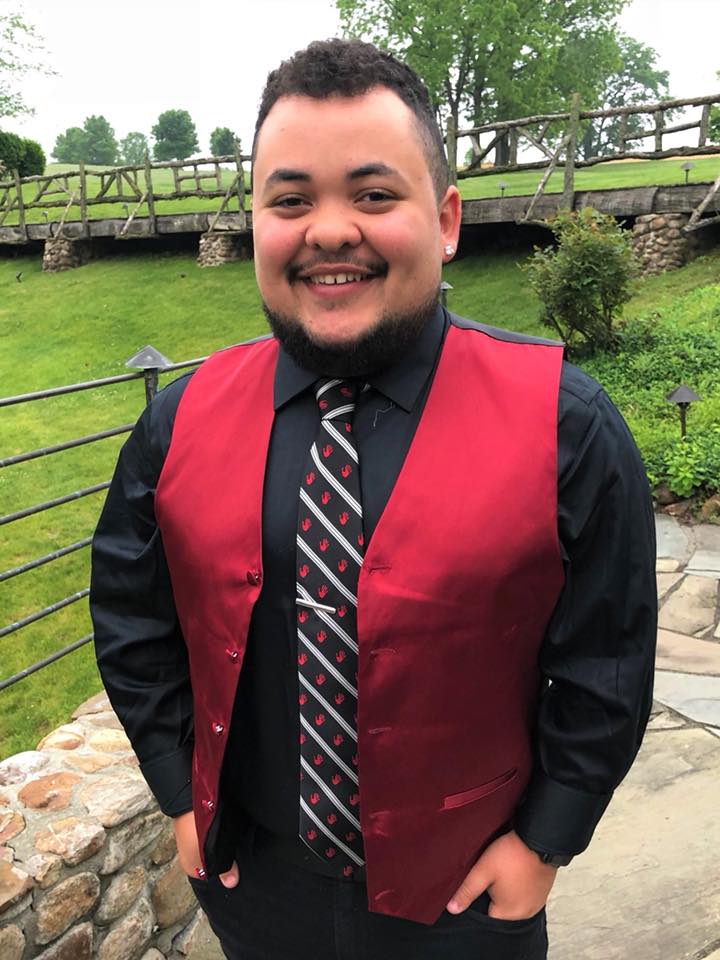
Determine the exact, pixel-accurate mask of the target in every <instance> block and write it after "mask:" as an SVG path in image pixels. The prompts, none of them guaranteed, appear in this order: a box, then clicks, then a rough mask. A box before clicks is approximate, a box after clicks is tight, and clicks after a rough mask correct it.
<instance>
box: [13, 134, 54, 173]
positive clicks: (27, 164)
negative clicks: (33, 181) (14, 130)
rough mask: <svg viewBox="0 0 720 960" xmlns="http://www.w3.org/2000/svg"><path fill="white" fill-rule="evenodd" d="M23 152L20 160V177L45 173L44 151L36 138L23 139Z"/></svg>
mask: <svg viewBox="0 0 720 960" xmlns="http://www.w3.org/2000/svg"><path fill="white" fill-rule="evenodd" d="M23 142H24V144H25V153H24V154H23V158H22V161H21V162H20V168H19V169H20V176H21V177H39V176H40V175H41V174H43V173H45V165H46V163H47V160H46V158H45V151H44V150H43V148H42V147H41V146H40V144H39V143H38V142H37V141H36V140H25V141H23Z"/></svg>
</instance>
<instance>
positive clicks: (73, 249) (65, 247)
mask: <svg viewBox="0 0 720 960" xmlns="http://www.w3.org/2000/svg"><path fill="white" fill-rule="evenodd" d="M89 259H90V242H89V241H88V240H68V239H67V238H66V237H52V238H51V239H48V240H46V241H45V247H44V249H43V262H42V268H43V270H47V271H48V272H52V273H55V272H57V271H58V270H72V269H74V268H75V267H82V266H83V264H85V263H87V262H88V260H89Z"/></svg>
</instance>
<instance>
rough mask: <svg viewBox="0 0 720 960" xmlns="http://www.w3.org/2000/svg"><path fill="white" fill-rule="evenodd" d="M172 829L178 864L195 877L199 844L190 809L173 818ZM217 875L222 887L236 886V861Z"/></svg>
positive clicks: (238, 874) (198, 858) (237, 874)
mask: <svg viewBox="0 0 720 960" xmlns="http://www.w3.org/2000/svg"><path fill="white" fill-rule="evenodd" d="M173 830H174V831H175V843H176V845H177V852H178V859H179V860H180V866H181V867H182V869H183V870H184V871H185V873H186V874H187V875H188V876H189V877H197V872H196V871H197V869H198V867H199V866H200V864H201V860H200V844H199V843H198V836H197V830H196V829H195V817H194V815H193V812H192V810H190V811H189V812H188V813H181V814H180V816H179V817H175V818H174V819H173ZM219 876H220V883H222V885H223V886H224V887H236V886H237V885H238V882H239V880H240V871H239V870H238V865H237V863H235V861H233V865H232V866H231V867H230V869H229V870H227V871H226V872H225V873H221V874H219Z"/></svg>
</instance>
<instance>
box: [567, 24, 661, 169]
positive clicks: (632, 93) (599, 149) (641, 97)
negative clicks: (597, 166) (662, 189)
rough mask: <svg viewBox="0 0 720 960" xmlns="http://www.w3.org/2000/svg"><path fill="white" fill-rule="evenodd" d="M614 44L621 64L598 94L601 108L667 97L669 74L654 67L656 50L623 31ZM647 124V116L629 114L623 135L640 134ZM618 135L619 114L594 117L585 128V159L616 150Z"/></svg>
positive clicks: (583, 152) (618, 147)
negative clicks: (608, 116) (616, 45)
mask: <svg viewBox="0 0 720 960" xmlns="http://www.w3.org/2000/svg"><path fill="white" fill-rule="evenodd" d="M617 43H618V51H619V54H620V66H619V68H618V69H617V70H615V71H614V72H613V73H611V74H610V75H609V76H608V77H607V79H606V81H605V86H604V89H603V91H602V94H601V106H602V109H608V110H609V109H611V108H612V107H626V106H630V105H631V104H633V103H652V102H653V101H657V100H660V99H661V98H662V97H667V96H668V77H669V74H668V71H667V70H659V69H658V68H657V65H656V63H657V53H656V52H655V50H653V48H652V47H648V46H646V45H645V44H644V43H640V42H639V41H638V40H634V39H633V38H632V37H628V36H627V35H625V34H620V35H619V36H618V38H617ZM666 116H667V114H666ZM646 125H647V117H637V116H633V117H629V118H628V120H627V127H626V131H627V132H626V135H627V136H632V135H633V134H637V133H640V131H641V130H643V129H644V127H645V126H646ZM619 136H620V118H619V117H616V118H600V119H598V120H594V121H593V122H592V123H590V124H588V125H587V127H586V129H585V133H584V135H583V138H582V144H581V152H582V154H583V156H584V157H585V158H586V159H587V158H588V157H598V156H603V155H604V154H607V153H610V152H613V151H615V152H618V151H619V149H620V144H619V142H618V139H619ZM626 146H630V144H627V145H626Z"/></svg>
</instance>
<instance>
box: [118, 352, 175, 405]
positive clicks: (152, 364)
mask: <svg viewBox="0 0 720 960" xmlns="http://www.w3.org/2000/svg"><path fill="white" fill-rule="evenodd" d="M125 366H126V367H130V368H131V369H134V370H142V372H143V376H144V377H145V402H146V403H150V401H151V400H152V398H153V397H154V396H155V394H156V393H157V388H158V373H159V372H160V371H161V370H164V369H165V368H166V367H171V366H172V360H168V358H167V357H165V356H163V355H162V353H160V351H159V350H156V349H155V347H151V346H150V345H149V344H148V345H147V346H145V347H142V348H141V349H140V350H138V352H137V353H136V354H134V355H133V356H132V357H130V359H129V360H126V361H125Z"/></svg>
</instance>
